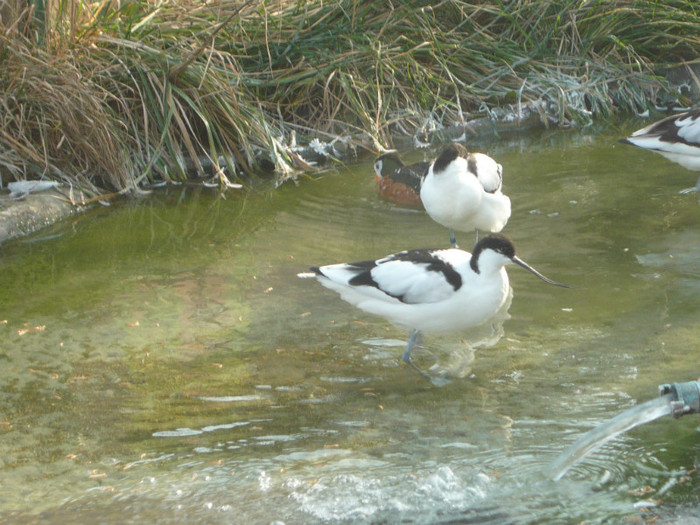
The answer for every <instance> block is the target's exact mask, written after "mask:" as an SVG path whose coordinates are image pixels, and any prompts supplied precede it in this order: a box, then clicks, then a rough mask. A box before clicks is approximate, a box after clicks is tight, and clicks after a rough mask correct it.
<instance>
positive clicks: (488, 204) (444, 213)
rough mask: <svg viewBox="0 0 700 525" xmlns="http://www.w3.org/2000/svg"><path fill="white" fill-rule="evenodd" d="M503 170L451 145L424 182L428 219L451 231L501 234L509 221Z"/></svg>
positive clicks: (489, 160)
mask: <svg viewBox="0 0 700 525" xmlns="http://www.w3.org/2000/svg"><path fill="white" fill-rule="evenodd" d="M502 171H503V168H502V167H501V165H500V164H498V163H497V162H496V161H495V160H493V159H492V158H491V157H489V156H488V155H484V154H483V153H469V152H467V150H466V148H464V146H462V145H461V144H450V145H449V146H447V147H446V148H445V149H444V150H443V152H442V153H441V154H440V155H439V156H438V158H437V159H435V162H433V163H432V165H431V166H430V168H429V169H428V174H427V175H426V176H425V179H424V180H423V184H422V185H421V190H420V198H421V200H422V201H423V207H425V211H426V212H428V215H430V217H431V218H432V219H433V220H434V221H435V222H437V223H439V224H442V225H443V226H447V227H448V228H449V229H450V243H451V244H452V247H453V248H456V247H457V240H456V239H455V235H454V230H459V231H465V232H467V231H472V230H475V231H476V238H477V239H478V235H479V233H478V232H479V230H483V231H487V232H500V231H501V230H502V229H503V227H504V226H505V225H506V223H507V222H508V219H509V218H510V199H509V198H508V197H507V196H506V195H503V193H502V192H501V187H502V184H503V177H502Z"/></svg>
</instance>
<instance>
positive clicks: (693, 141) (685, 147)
mask: <svg viewBox="0 0 700 525" xmlns="http://www.w3.org/2000/svg"><path fill="white" fill-rule="evenodd" d="M620 142H622V143H623V144H632V145H633V146H638V147H640V148H643V149H647V150H650V151H654V152H656V153H658V154H660V155H663V156H664V157H666V158H667V159H668V160H670V161H673V162H675V163H677V164H680V165H681V166H683V167H684V168H687V169H689V170H692V171H700V108H694V109H691V110H690V111H686V112H684V113H680V114H678V115H671V116H670V117H666V118H664V119H662V120H659V121H657V122H654V123H653V124H650V125H648V126H646V127H645V128H642V129H640V130H637V131H635V132H634V133H632V135H631V136H629V137H627V138H625V139H620ZM689 191H700V179H698V183H697V185H696V186H695V187H694V188H689V189H687V190H684V192H689Z"/></svg>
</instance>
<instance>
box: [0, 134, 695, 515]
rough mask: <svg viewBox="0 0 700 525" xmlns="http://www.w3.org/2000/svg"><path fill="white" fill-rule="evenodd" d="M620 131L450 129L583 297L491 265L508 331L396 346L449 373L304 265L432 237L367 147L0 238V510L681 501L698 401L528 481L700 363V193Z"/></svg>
mask: <svg viewBox="0 0 700 525" xmlns="http://www.w3.org/2000/svg"><path fill="white" fill-rule="evenodd" d="M640 125H641V122H637V123H631V124H629V125H626V126H624V127H622V128H618V129H609V130H604V131H588V132H561V131H559V132H545V133H538V134H534V135H529V136H517V137H513V136H506V137H502V138H500V139H494V140H492V141H489V142H479V143H476V144H469V145H468V146H469V147H470V149H473V150H481V151H485V152H487V153H489V154H491V155H492V156H494V157H495V158H497V160H498V161H499V162H501V163H502V165H503V167H504V179H505V184H504V190H505V192H506V193H507V194H509V195H510V197H511V199H512V202H513V215H512V217H511V220H510V222H509V224H508V225H507V227H506V230H505V231H506V233H507V234H509V235H510V236H511V237H512V238H513V240H514V243H515V245H516V250H517V251H518V255H519V256H520V257H521V258H523V259H524V260H526V261H527V262H529V263H530V264H532V265H533V266H535V267H536V268H538V269H539V270H540V271H542V272H543V273H545V274H546V275H547V276H549V277H551V278H553V279H556V280H558V281H562V282H566V283H568V284H571V285H573V286H575V287H576V288H575V289H571V290H565V289H561V288H555V287H551V286H548V285H546V284H544V283H542V282H541V281H539V280H538V279H536V278H535V277H533V276H532V275H530V274H528V273H527V272H524V271H522V270H521V269H519V268H517V267H514V266H513V267H509V270H508V271H509V275H510V279H511V285H512V287H513V290H514V294H513V299H512V305H511V307H510V309H509V312H508V318H506V319H505V320H504V322H503V323H502V326H501V327H500V330H496V331H494V332H492V333H481V334H476V335H474V334H458V333H455V334H443V335H433V336H428V337H426V338H425V339H424V341H423V343H424V347H423V348H419V349H417V350H416V351H415V357H416V359H417V360H418V361H419V362H420V363H421V364H422V365H424V367H426V368H429V367H434V369H435V370H438V371H441V373H445V374H446V375H447V376H448V377H450V378H451V379H452V382H451V383H450V384H448V385H446V386H444V387H441V388H438V387H435V386H433V385H432V384H430V383H429V382H427V381H425V380H423V379H422V378H420V377H419V376H418V375H417V374H416V373H415V372H414V371H413V370H411V369H410V368H408V367H405V366H402V365H401V364H400V363H399V357H400V355H401V352H402V350H403V345H404V344H405V341H406V338H407V336H408V334H407V333H406V332H404V331H403V330H400V329H397V328H394V327H392V326H391V325H389V324H388V323H387V322H385V321H384V320H383V319H379V318H375V317H372V316H369V315H367V314H364V313H362V312H360V311H358V310H356V309H354V308H352V307H351V306H349V305H347V304H346V303H344V302H343V301H341V300H340V299H339V298H338V297H337V296H336V295H335V294H333V293H332V292H330V291H328V290H326V289H324V288H323V287H321V286H320V285H319V284H318V283H316V282H314V281H312V280H301V279H298V278H297V277H296V274H297V273H298V272H300V271H305V270H306V269H307V268H308V267H309V266H311V265H316V264H328V263H334V262H342V261H349V260H358V259H366V258H374V257H379V256H383V255H386V254H389V253H393V252H395V251H399V250H403V249H408V248H420V247H442V246H447V244H448V232H447V231H446V230H445V229H444V228H442V227H440V226H439V225H437V224H435V223H433V222H432V221H431V220H430V219H429V218H428V217H427V216H425V215H424V214H423V213H422V212H416V211H411V210H404V209H400V208H397V207H396V206H393V205H391V204H389V203H387V202H384V201H381V200H380V199H378V198H377V196H376V194H375V189H374V183H373V180H372V172H371V159H367V161H365V162H362V163H359V164H357V165H353V166H349V167H348V168H347V169H341V170H337V171H333V172H329V173H327V174H325V175H324V176H322V177H320V178H317V179H309V178H303V179H301V180H300V181H299V183H298V184H292V183H290V184H286V185H285V186H283V187H281V188H279V189H277V190H274V191H262V190H259V191H253V192H248V193H235V192H228V193H227V194H226V196H225V198H223V199H222V198H220V197H219V196H217V194H216V193H215V192H213V191H211V190H206V189H201V188H192V187H177V188H172V187H171V188H169V189H167V190H164V191H162V192H159V193H157V194H155V195H153V196H152V197H149V198H147V199H143V200H127V201H124V202H120V203H115V204H114V205H113V206H112V207H110V208H107V209H97V210H92V211H90V212H88V213H85V214H83V215H81V216H78V217H74V218H72V219H70V220H67V221H65V222H63V223H61V224H59V225H56V226H54V227H51V228H50V229H48V230H44V231H42V232H40V233H38V234H37V235H34V236H32V237H29V238H25V239H20V240H17V241H13V242H10V243H6V244H3V245H2V247H0V305H1V306H0V321H1V322H2V324H0V336H2V341H3V342H2V346H1V348H0V362H1V363H2V367H0V521H1V522H3V523H18V524H33V523H101V524H124V523H212V524H218V523H222V524H231V523H246V524H248V523H251V524H271V523H285V524H296V523H389V524H393V523H517V524H530V523H532V524H535V523H537V524H540V523H548V524H549V523H580V522H585V523H620V522H621V521H622V520H633V521H634V520H636V521H640V520H641V522H644V521H646V520H649V519H652V518H655V517H656V516H659V517H660V519H659V520H658V523H664V522H665V521H668V522H669V523H670V522H672V521H671V520H672V519H673V516H675V515H676V514H680V515H683V516H698V514H700V513H699V512H698V511H697V508H698V499H699V498H698V488H699V483H698V478H697V474H696V473H695V470H694V469H695V466H696V463H697V461H698V455H699V454H700V439H698V438H699V436H698V433H697V431H696V427H697V424H698V421H697V419H696V418H695V416H690V417H686V418H682V419H679V420H673V419H671V418H664V419H661V420H657V421H655V422H653V423H651V424H648V425H645V426H643V427H639V428H636V429H634V430H632V431H631V432H629V433H628V434H625V435H622V436H619V437H618V438H616V439H615V440H613V441H611V442H609V443H608V444H606V445H605V446H604V447H602V448H601V449H600V450H598V451H596V452H595V453H593V454H592V455H591V456H589V457H587V458H586V459H585V460H583V461H582V462H581V463H579V464H577V465H575V466H574V467H573V468H572V469H571V470H570V471H569V472H568V473H567V474H566V476H565V477H564V479H563V480H561V481H559V482H553V481H551V480H548V479H547V478H546V476H545V475H544V471H545V469H546V467H547V465H549V464H550V462H551V461H552V460H553V459H554V458H555V457H557V455H558V454H559V453H560V452H561V451H563V450H564V449H565V448H566V447H567V446H568V445H570V444H571V443H573V442H574V441H575V440H576V439H577V438H578V437H579V436H581V435H582V434H583V433H585V432H586V431H588V430H590V429H591V428H593V427H595V426H596V425H599V424H601V423H603V422H605V421H607V420H608V419H610V418H612V417H614V416H615V415H617V414H619V413H620V412H622V411H624V410H626V409H628V408H630V407H632V406H634V405H635V404H638V403H640V402H643V401H646V400H648V399H650V398H652V397H654V396H655V395H656V387H657V385H659V384H660V383H667V382H674V381H688V380H691V379H696V378H697V377H698V376H700V360H698V359H697V356H698V354H699V353H700V351H699V345H700V323H698V318H699V317H698V314H699V312H700V228H699V226H700V205H699V204H698V197H697V196H696V195H679V193H678V192H679V191H680V190H681V189H683V188H686V187H688V186H691V185H693V184H694V183H695V179H696V177H695V174H693V173H690V172H688V171H686V170H684V169H682V168H680V167H678V166H676V165H674V164H671V163H670V162H668V161H666V160H664V159H663V158H661V157H658V156H655V155H653V154H651V153H647V152H644V151H640V150H636V149H634V148H631V147H626V146H623V145H619V144H617V143H616V140H617V139H618V138H619V137H622V136H624V135H625V134H626V133H628V132H629V131H631V130H633V129H635V127H639V126H640ZM432 153H433V154H434V153H435V152H432ZM430 154H431V153H427V155H430ZM423 155H424V153H422V152H412V153H410V154H408V153H407V154H406V158H407V160H413V161H415V160H419V159H422V158H423ZM458 240H459V241H460V242H461V245H462V246H465V247H466V246H468V245H469V244H470V241H471V236H470V235H468V234H462V235H461V236H458ZM472 336H473V337H472ZM463 339H466V340H471V341H473V340H479V342H480V344H479V345H477V348H471V347H470V346H468V345H466V344H465V343H464V342H462V340H463Z"/></svg>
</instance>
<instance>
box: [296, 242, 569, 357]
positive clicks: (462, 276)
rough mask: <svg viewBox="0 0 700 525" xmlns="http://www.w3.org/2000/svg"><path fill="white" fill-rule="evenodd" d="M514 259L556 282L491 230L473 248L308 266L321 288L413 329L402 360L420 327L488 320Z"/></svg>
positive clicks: (503, 294) (441, 328)
mask: <svg viewBox="0 0 700 525" xmlns="http://www.w3.org/2000/svg"><path fill="white" fill-rule="evenodd" d="M510 263H515V264H518V265H519V266H522V267H523V268H525V269H527V270H528V271H530V272H532V273H534V274H535V275H537V276H538V277H539V278H540V279H542V280H544V281H546V282H548V283H550V284H554V285H557V286H566V285H563V284H561V283H557V282H555V281H552V280H551V279H548V278H547V277H545V276H543V275H542V274H540V273H539V272H537V270H535V269H534V268H532V267H531V266H529V265H528V264H526V263H525V262H524V261H522V260H521V259H519V258H518V257H516V256H515V248H514V246H513V243H512V242H511V241H510V239H508V238H507V237H505V236H503V235H499V234H492V235H488V236H486V237H484V238H483V239H481V240H480V241H479V242H478V243H477V244H476V246H475V247H474V253H471V254H470V253H469V252H466V251H463V250H459V249H456V248H447V249H436V250H427V249H424V250H410V251H404V252H400V253H395V254H393V255H389V256H387V257H384V258H382V259H377V260H374V261H361V262H356V263H341V264H332V265H329V266H321V267H313V268H311V271H312V272H313V273H302V274H299V276H300V277H316V279H317V280H318V281H319V282H320V283H321V284H322V285H323V286H325V287H326V288H330V289H331V290H334V291H336V292H338V293H339V294H340V297H341V298H342V299H344V300H345V301H347V302H349V303H350V304H352V305H354V306H357V307H358V308H360V309H361V310H364V311H365V312H369V313H371V314H375V315H379V316H382V317H384V318H386V319H388V320H389V321H390V322H392V323H393V324H395V325H398V326H401V327H404V328H407V329H410V330H412V332H411V337H410V339H409V342H408V345H407V346H406V350H405V351H404V354H403V357H402V360H403V361H404V362H406V363H410V361H411V358H410V355H411V349H412V347H413V345H414V344H415V342H416V339H417V336H418V333H419V332H450V331H456V330H462V329H466V328H471V327H475V326H478V325H480V324H481V323H484V322H485V321H487V320H489V319H490V318H491V316H493V315H494V314H495V313H496V312H497V311H498V310H499V309H500V308H501V306H502V305H503V303H504V301H505V300H506V298H507V296H508V291H509V283H508V274H507V273H506V271H505V268H504V266H505V265H506V264H510Z"/></svg>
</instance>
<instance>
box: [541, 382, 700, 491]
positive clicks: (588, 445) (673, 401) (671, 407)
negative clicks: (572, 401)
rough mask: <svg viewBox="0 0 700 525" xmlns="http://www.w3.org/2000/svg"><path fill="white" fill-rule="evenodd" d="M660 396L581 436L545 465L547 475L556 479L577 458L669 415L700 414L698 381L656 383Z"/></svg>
mask: <svg viewBox="0 0 700 525" xmlns="http://www.w3.org/2000/svg"><path fill="white" fill-rule="evenodd" d="M659 394H660V395H659V397H657V398H656V399H652V400H651V401H647V402H646V403H642V404H641V405H638V406H636V407H632V408H630V409H629V410H626V411H625V412H623V413H622V414H620V415H618V416H616V417H614V418H613V419H611V420H610V421H608V422H607V423H604V424H603V425H600V426H599V427H596V428H594V429H593V430H591V431H590V432H588V433H586V434H584V435H583V436H581V437H580V438H579V439H578V440H577V441H576V442H575V443H574V444H573V445H571V446H570V447H568V448H567V449H566V450H565V451H564V452H562V453H561V454H560V455H559V456H558V457H557V458H556V459H555V460H554V461H553V462H552V463H551V464H550V465H549V466H548V467H547V476H548V477H550V478H551V479H553V480H555V481H557V480H559V479H561V478H562V477H563V476H564V474H566V472H567V471H568V470H569V469H570V468H571V467H572V466H573V465H574V464H575V463H576V462H577V461H579V460H581V459H583V458H584V457H585V456H587V455H588V454H590V453H591V452H593V450H595V449H596V448H598V447H600V446H602V445H603V444H604V443H606V442H607V441H609V440H611V439H613V438H614V437H615V436H618V435H619V434H622V433H623V432H627V431H628V430H630V429H632V428H634V427H636V426H638V425H643V424H644V423H649V422H651V421H654V420H655V419H658V418H660V417H662V416H665V415H668V414H671V415H673V417H676V418H678V417H681V416H684V415H687V414H697V413H700V383H699V382H698V381H688V382H686V383H673V384H666V385H661V386H659Z"/></svg>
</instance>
